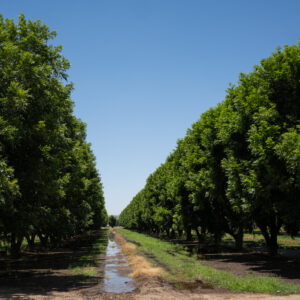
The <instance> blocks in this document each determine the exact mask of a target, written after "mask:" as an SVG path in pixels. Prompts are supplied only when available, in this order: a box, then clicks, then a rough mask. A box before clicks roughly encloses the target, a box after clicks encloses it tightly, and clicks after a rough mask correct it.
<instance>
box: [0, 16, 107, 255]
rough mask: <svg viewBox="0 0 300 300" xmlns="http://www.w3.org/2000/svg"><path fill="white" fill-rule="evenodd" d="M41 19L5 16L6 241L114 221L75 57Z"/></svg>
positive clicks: (1, 40) (0, 198) (2, 228)
mask: <svg viewBox="0 0 300 300" xmlns="http://www.w3.org/2000/svg"><path fill="white" fill-rule="evenodd" d="M55 35H56V33H55V32H51V31H49V29H48V27H47V26H46V25H43V24H42V23H41V21H39V20H38V21H34V22H33V21H27V20H26V19H25V17H24V15H21V16H20V17H19V19H18V21H17V22H16V23H15V22H14V21H13V20H8V19H6V20H3V18H2V16H1V18H0V241H1V240H2V241H5V242H6V243H9V244H10V247H11V254H13V255H18V254H19V253H20V247H21V244H22V241H23V239H24V238H26V239H27V242H28V244H29V245H31V246H32V245H33V243H34V241H35V237H36V236H38V237H39V239H40V242H41V243H42V244H44V245H46V244H47V243H48V244H49V243H51V244H53V245H57V244H59V243H60V242H61V241H62V240H64V239H67V238H70V237H71V236H74V235H76V234H79V233H81V232H83V231H85V230H88V229H91V228H99V226H101V225H106V223H107V214H106V210H105V207H104V197H103V190H102V184H101V180H100V177H99V174H98V172H97V170H96V166H95V157H94V155H93V153H92V151H91V147H90V144H88V143H87V142H86V126H85V124H84V123H83V122H82V121H80V120H79V119H78V118H76V117H75V116H74V114H73V102H72V101H71V98H70V95H71V91H72V89H73V86H72V84H69V83H67V73H66V71H67V70H68V68H69V66H70V63H69V61H68V60H67V59H66V58H64V57H63V56H62V54H61V50H62V48H61V46H53V45H51V44H49V40H51V39H53V38H54V37H55Z"/></svg>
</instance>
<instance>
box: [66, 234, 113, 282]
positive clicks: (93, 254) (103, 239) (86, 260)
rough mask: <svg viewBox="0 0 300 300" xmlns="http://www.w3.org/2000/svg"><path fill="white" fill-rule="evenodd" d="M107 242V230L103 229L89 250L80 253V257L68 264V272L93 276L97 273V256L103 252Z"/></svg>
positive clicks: (98, 261)
mask: <svg viewBox="0 0 300 300" xmlns="http://www.w3.org/2000/svg"><path fill="white" fill-rule="evenodd" d="M107 243H108V230H107V229H106V230H103V231H102V233H101V236H100V237H99V238H98V239H97V240H96V241H95V243H94V244H93V246H92V248H91V250H90V251H89V252H88V254H86V255H82V256H81V257H80V259H79V260H78V261H77V262H76V263H73V264H72V265H70V266H69V270H70V272H72V273H74V274H77V275H84V276H87V277H93V276H96V275H97V274H98V270H97V267H98V266H99V264H100V263H101V262H100V258H99V256H100V255H101V254H103V253H105V250H106V247H107Z"/></svg>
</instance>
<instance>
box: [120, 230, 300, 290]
mask: <svg viewBox="0 0 300 300" xmlns="http://www.w3.org/2000/svg"><path fill="white" fill-rule="evenodd" d="M117 230H118V231H119V232H120V233H121V234H122V235H123V236H124V237H125V238H126V239H127V240H128V241H132V242H135V243H136V245H137V249H138V251H139V252H140V253H144V254H145V253H146V254H147V253H148V254H151V255H152V256H154V257H155V259H152V263H154V264H156V265H158V266H165V269H166V270H167V276H168V279H169V280H171V281H173V282H174V283H176V282H178V283H180V281H186V282H194V281H195V280H197V279H201V280H205V281H208V282H210V283H212V284H214V285H216V286H219V287H222V288H227V289H230V290H231V291H234V292H237V291H248V292H255V293H271V294H282V295H287V294H298V293H300V285H294V284H289V283H286V282H283V281H281V280H279V279H277V278H275V277H262V276H261V277H253V276H252V275H251V274H250V273H249V275H248V276H245V277H238V276H236V275H234V274H232V273H230V272H225V271H220V270H216V269H214V268H212V267H209V266H204V265H203V264H202V263H201V261H199V260H197V258H196V256H189V253H188V252H187V251H186V250H185V248H184V247H182V246H181V245H178V244H177V245H176V244H172V243H170V242H166V241H162V240H160V239H156V238H152V237H149V236H146V235H144V234H140V233H136V232H132V231H129V230H126V229H117Z"/></svg>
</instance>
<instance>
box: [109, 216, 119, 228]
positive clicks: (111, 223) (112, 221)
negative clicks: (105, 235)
mask: <svg viewBox="0 0 300 300" xmlns="http://www.w3.org/2000/svg"><path fill="white" fill-rule="evenodd" d="M108 224H109V226H111V227H115V226H116V225H117V218H116V217H115V216H113V215H111V216H109V217H108Z"/></svg>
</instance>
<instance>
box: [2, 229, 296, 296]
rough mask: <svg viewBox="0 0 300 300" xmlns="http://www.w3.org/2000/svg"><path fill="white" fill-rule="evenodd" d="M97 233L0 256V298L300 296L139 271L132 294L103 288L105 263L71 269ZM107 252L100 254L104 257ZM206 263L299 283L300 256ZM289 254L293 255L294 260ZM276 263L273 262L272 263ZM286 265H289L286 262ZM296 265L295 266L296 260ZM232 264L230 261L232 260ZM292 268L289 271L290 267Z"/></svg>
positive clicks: (223, 257) (237, 256) (219, 258)
mask: <svg viewBox="0 0 300 300" xmlns="http://www.w3.org/2000/svg"><path fill="white" fill-rule="evenodd" d="M96 238H97V235H95V236H94V237H92V238H91V237H81V238H80V239H79V240H77V241H75V244H72V243H71V244H70V245H68V247H67V246H66V247H64V248H60V249H55V250H52V251H40V252H26V253H24V256H23V257H22V258H21V259H18V260H13V259H10V258H8V257H0V299H37V300H40V299H41V300H42V299H75V300H77V299H104V300H108V299H112V300H120V299H126V300H138V299H140V300H156V299H157V300H158V299H159V300H161V299H163V300H171V299H172V300H173V299H178V300H181V299H183V300H185V299H186V300H192V299H206V300H211V299H216V300H221V299H222V300H225V299H244V300H246V299H268V300H279V299H280V300H281V299H289V300H296V299H300V295H291V296H276V295H275V296H271V295H262V294H251V293H231V292H229V291H228V290H225V289H219V288H215V287H211V286H210V285H208V286H205V285H203V283H202V282H198V283H195V284H194V285H190V286H184V285H183V286H182V288H183V289H178V288H175V287H174V286H173V285H171V284H170V283H169V282H167V281H166V280H165V279H163V278H161V277H160V276H153V275H152V276H147V275H139V276H136V277H134V278H133V281H134V286H135V290H134V291H133V292H131V293H120V294H115V293H105V292H102V291H101V287H102V285H103V277H102V276H103V265H104V264H100V265H99V274H98V275H96V276H94V277H86V276H81V275H76V274H74V273H72V272H71V271H70V270H69V267H70V265H71V264H73V263H74V262H76V261H77V260H78V259H79V258H80V257H81V256H82V255H84V254H85V253H88V251H89V250H90V248H91V246H92V244H93V241H94V240H95V239H96ZM101 259H102V260H105V255H103V256H102V257H100V262H101ZM206 259H207V260H206V262H205V263H208V264H210V265H212V266H214V267H216V268H219V269H223V270H228V268H230V271H231V272H234V273H236V274H238V275H245V274H247V273H248V272H249V270H252V272H253V275H255V276H256V275H262V274H263V275H266V274H271V275H272V276H274V274H278V276H280V277H281V278H283V279H284V280H287V281H289V282H293V283H299V278H300V276H299V271H300V268H299V265H298V263H299V262H298V261H296V262H295V261H293V259H291V258H285V259H284V260H282V258H274V259H275V260H274V259H271V258H270V259H269V258H268V257H266V256H264V255H262V256H261V257H260V256H258V254H257V253H253V254H252V253H247V254H245V253H231V254H230V253H228V252H227V253H223V254H222V253H221V254H220V253H219V254H210V256H207V257H206ZM290 259H291V260H290ZM274 263H275V265H274ZM286 263H288V265H287V266H286V267H285V266H284V265H286ZM294 263H296V266H294V267H293V264H294ZM228 264H229V265H228ZM289 270H290V272H289Z"/></svg>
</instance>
